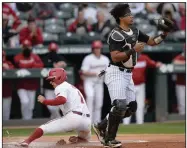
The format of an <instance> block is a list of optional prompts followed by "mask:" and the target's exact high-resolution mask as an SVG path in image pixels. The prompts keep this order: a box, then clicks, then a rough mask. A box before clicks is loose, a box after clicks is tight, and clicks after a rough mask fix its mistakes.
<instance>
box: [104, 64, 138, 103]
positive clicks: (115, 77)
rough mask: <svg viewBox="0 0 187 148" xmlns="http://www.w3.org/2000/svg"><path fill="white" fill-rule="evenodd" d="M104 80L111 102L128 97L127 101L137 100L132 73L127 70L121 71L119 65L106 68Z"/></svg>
mask: <svg viewBox="0 0 187 148" xmlns="http://www.w3.org/2000/svg"><path fill="white" fill-rule="evenodd" d="M104 82H105V84H106V85H107V87H108V91H109V95H110V98H111V102H113V101H114V100H115V99H126V100H127V103H129V102H131V101H135V99H136V98H135V88H134V82H133V80H132V73H127V72H126V71H125V70H124V71H120V70H119V67H117V66H114V65H110V67H107V69H106V73H105V76H104Z"/></svg>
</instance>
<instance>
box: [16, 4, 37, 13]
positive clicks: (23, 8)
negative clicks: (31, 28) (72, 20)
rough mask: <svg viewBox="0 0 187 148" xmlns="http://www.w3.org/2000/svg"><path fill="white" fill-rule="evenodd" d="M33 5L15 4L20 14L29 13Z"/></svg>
mask: <svg viewBox="0 0 187 148" xmlns="http://www.w3.org/2000/svg"><path fill="white" fill-rule="evenodd" d="M34 5H35V3H20V2H19V3H16V8H17V10H19V11H20V12H30V11H31V10H32V8H33V6H34Z"/></svg>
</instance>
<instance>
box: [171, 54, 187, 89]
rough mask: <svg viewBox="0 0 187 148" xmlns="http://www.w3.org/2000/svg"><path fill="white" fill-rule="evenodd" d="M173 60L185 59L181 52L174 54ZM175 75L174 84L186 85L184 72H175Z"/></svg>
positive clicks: (183, 60)
mask: <svg viewBox="0 0 187 148" xmlns="http://www.w3.org/2000/svg"><path fill="white" fill-rule="evenodd" d="M174 60H178V61H181V62H185V61H186V59H185V57H184V55H182V54H179V55H178V56H176V57H175V58H174ZM176 76H177V79H176V84H178V85H186V76H185V74H177V75H176Z"/></svg>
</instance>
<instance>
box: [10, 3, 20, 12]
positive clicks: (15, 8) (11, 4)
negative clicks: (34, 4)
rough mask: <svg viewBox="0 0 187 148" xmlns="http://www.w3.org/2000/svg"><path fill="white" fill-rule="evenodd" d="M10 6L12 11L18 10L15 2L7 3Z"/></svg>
mask: <svg viewBox="0 0 187 148" xmlns="http://www.w3.org/2000/svg"><path fill="white" fill-rule="evenodd" d="M7 4H8V5H9V6H10V7H11V8H12V10H13V11H14V12H17V11H18V10H17V7H16V3H7Z"/></svg>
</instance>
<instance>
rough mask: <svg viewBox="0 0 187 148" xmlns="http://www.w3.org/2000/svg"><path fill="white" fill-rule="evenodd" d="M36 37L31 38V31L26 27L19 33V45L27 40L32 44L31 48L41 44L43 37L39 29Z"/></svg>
mask: <svg viewBox="0 0 187 148" xmlns="http://www.w3.org/2000/svg"><path fill="white" fill-rule="evenodd" d="M36 31H37V36H31V31H30V30H29V28H28V27H25V28H23V29H22V30H21V31H20V33H19V36H20V44H22V42H23V41H25V40H29V41H30V42H31V43H32V46H34V45H38V44H42V43H43V36H42V32H41V30H40V29H39V28H37V30H36Z"/></svg>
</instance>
